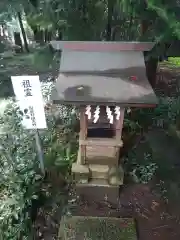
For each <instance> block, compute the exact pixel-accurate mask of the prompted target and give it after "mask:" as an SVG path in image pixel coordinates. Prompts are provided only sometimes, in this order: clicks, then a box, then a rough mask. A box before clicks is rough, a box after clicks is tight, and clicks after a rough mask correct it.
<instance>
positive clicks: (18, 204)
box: [0, 93, 77, 240]
mask: <svg viewBox="0 0 180 240" xmlns="http://www.w3.org/2000/svg"><path fill="white" fill-rule="evenodd" d="M46 94H47V93H46ZM2 107H3V109H4V110H2V112H1V113H0V115H1V117H0V124H1V134H2V135H1V138H0V234H1V235H0V237H1V239H3V240H8V239H11V240H18V239H32V238H33V237H32V235H31V234H32V233H33V229H32V221H31V218H30V211H31V208H32V201H33V199H38V198H39V194H40V193H41V192H42V190H43V188H44V187H42V185H43V184H44V179H43V176H41V174H40V169H39V162H38V159H37V154H36V146H35V140H34V132H33V131H30V130H24V129H23V128H22V126H21V124H20V120H21V115H19V108H18V107H17V106H16V104H15V103H14V102H13V101H12V100H11V101H10V102H9V104H8V105H7V106H6V104H4V103H2V104H1V109H2ZM76 119H77V115H76V112H74V111H72V109H71V108H67V107H63V106H61V112H60V113H59V111H58V113H56V114H55V116H54V115H53V114H52V112H51V110H48V111H47V124H48V129H47V130H44V131H40V137H41V141H42V146H43V148H44V150H45V155H44V161H45V167H46V172H47V173H49V172H51V170H52V169H55V172H53V174H54V173H60V176H61V177H62V176H63V178H64V180H65V179H66V176H67V174H68V173H69V167H70V165H71V163H72V161H74V159H75V156H76V152H77V138H76V134H75V133H74V130H73V126H74V123H75V122H76ZM57 120H58V121H60V123H61V126H62V129H63V131H62V132H61V131H60V132H61V135H58V131H59V128H58V127H57V126H56V121H57ZM8 133H9V134H8ZM45 189H46V190H45V191H49V190H48V187H47V186H46V187H45ZM45 195H46V196H48V195H49V194H48V192H45Z"/></svg>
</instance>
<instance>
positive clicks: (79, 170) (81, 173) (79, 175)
mask: <svg viewBox="0 0 180 240" xmlns="http://www.w3.org/2000/svg"><path fill="white" fill-rule="evenodd" d="M71 171H72V173H73V175H74V178H75V181H76V182H79V181H80V182H81V183H88V181H89V178H90V170H89V167H88V165H82V164H79V163H73V164H72V168H71Z"/></svg>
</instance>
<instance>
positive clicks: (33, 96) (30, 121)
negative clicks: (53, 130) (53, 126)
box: [11, 76, 47, 129]
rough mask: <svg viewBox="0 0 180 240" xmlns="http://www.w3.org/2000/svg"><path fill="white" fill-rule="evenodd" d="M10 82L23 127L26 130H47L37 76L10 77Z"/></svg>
mask: <svg viewBox="0 0 180 240" xmlns="http://www.w3.org/2000/svg"><path fill="white" fill-rule="evenodd" d="M11 81H12V85H13V89H14V93H15V95H16V99H17V101H18V104H19V106H20V109H21V111H22V112H23V114H24V116H23V120H22V124H23V126H24V127H25V128H27V129H44V128H47V125H46V118H45V112H44V102H43V96H42V93H41V84H40V81H39V76H12V77H11Z"/></svg>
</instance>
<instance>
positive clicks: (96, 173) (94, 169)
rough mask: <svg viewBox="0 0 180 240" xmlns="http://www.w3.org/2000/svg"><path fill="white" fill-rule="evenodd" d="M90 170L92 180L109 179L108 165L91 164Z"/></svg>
mask: <svg viewBox="0 0 180 240" xmlns="http://www.w3.org/2000/svg"><path fill="white" fill-rule="evenodd" d="M89 170H90V172H91V178H92V179H94V178H95V179H108V172H109V170H110V167H109V166H108V165H100V164H90V165H89Z"/></svg>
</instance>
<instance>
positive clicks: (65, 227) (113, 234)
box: [58, 216, 137, 240]
mask: <svg viewBox="0 0 180 240" xmlns="http://www.w3.org/2000/svg"><path fill="white" fill-rule="evenodd" d="M58 239H59V240H71V239H73V240H85V239H90V240H102V239H103V240H137V235H136V226H135V223H134V220H133V219H132V218H99V217H79V216H76V217H75V216H74V217H65V218H63V219H62V220H61V223H60V229H59V238H58Z"/></svg>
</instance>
